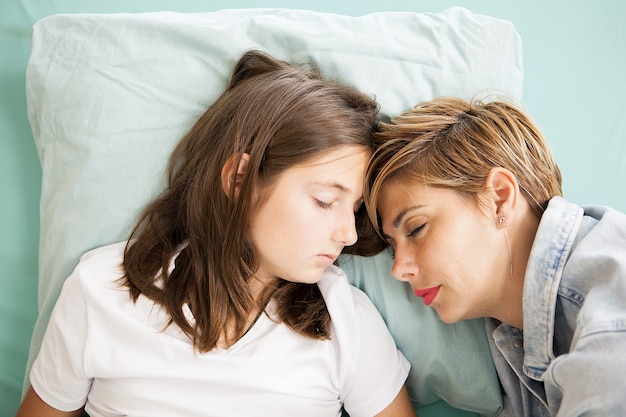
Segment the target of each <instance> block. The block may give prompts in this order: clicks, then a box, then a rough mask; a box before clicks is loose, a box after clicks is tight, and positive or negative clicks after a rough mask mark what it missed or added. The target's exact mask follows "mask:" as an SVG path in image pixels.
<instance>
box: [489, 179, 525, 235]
mask: <svg viewBox="0 0 626 417" xmlns="http://www.w3.org/2000/svg"><path fill="white" fill-rule="evenodd" d="M485 189H486V190H487V194H488V195H489V196H490V201H489V205H490V208H491V210H492V213H493V215H494V217H495V218H496V221H498V222H499V223H498V224H502V221H503V220H500V219H506V220H510V219H511V218H512V217H513V214H514V212H515V208H516V206H517V202H518V199H519V184H518V182H517V178H516V177H515V174H513V173H512V172H511V171H509V170H508V169H506V168H502V167H497V168H492V169H491V171H489V174H488V175H487V179H486V180H485Z"/></svg>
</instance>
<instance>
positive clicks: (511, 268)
mask: <svg viewBox="0 0 626 417" xmlns="http://www.w3.org/2000/svg"><path fill="white" fill-rule="evenodd" d="M504 240H506V246H507V247H508V249H509V265H510V267H509V273H510V274H511V275H513V251H512V250H511V242H510V241H509V233H508V232H507V231H506V229H504Z"/></svg>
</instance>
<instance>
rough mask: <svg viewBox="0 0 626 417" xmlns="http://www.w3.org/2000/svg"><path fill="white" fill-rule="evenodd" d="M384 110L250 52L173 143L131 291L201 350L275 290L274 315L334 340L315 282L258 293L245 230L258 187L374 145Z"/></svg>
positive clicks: (135, 238)
mask: <svg viewBox="0 0 626 417" xmlns="http://www.w3.org/2000/svg"><path fill="white" fill-rule="evenodd" d="M377 115H378V107H377V103H376V102H375V100H373V99H372V98H371V97H368V96H367V95H364V94H363V93H361V92H359V91H358V90H356V89H355V88H353V87H349V86H346V85H343V84H341V83H338V82H334V81H330V80H325V79H324V78H323V77H322V76H321V75H320V72H319V71H318V70H317V69H316V68H315V67H313V66H309V67H305V66H293V65H289V64H287V63H285V62H282V61H279V60H276V59H274V58H273V57H271V56H269V55H267V54H264V53H262V52H259V51H250V52H247V53H245V54H244V55H243V56H242V57H241V58H240V59H239V61H238V62H237V63H236V65H235V68H234V70H233V73H232V75H231V78H230V81H229V83H228V85H227V87H226V90H225V91H224V92H223V94H222V95H221V96H220V97H219V98H218V99H217V100H216V101H215V103H214V104H212V105H211V106H210V107H209V108H208V109H207V110H206V112H205V113H204V114H203V115H202V116H201V117H200V118H199V120H198V121H197V122H196V124H195V125H194V126H193V127H192V128H191V130H190V131H189V132H188V133H187V134H186V135H185V136H184V137H183V138H182V140H181V142H180V143H179V144H178V146H177V147H176V148H175V150H174V152H173V154H172V156H171V159H170V163H169V171H168V173H169V179H168V185H167V187H166V189H165V191H164V192H163V193H162V194H161V195H160V196H159V197H158V198H157V199H156V200H155V201H154V202H152V203H151V204H150V205H149V206H148V207H147V208H146V209H145V211H144V212H143V214H142V215H141V216H140V218H139V220H138V223H137V225H136V226H135V228H134V230H133V231H132V233H131V236H130V239H129V242H128V244H127V247H126V250H125V253H124V260H123V267H124V270H125V276H124V277H123V278H122V281H123V283H124V284H125V285H126V286H127V287H128V288H129V289H130V293H131V297H132V298H133V300H135V301H136V300H137V298H138V297H139V296H140V295H144V296H146V297H148V298H150V299H151V300H153V301H154V302H155V303H157V304H159V305H161V306H162V307H163V308H164V309H165V310H166V311H167V312H168V313H169V314H170V317H171V322H170V323H175V324H176V325H177V326H178V327H180V329H182V331H183V332H185V333H186V334H187V335H188V336H189V337H190V339H191V340H192V341H193V344H194V347H195V348H196V349H197V350H198V351H200V352H207V351H209V350H211V349H213V348H214V347H215V346H216V344H217V342H218V340H219V338H220V335H221V334H222V333H223V332H224V329H225V328H226V327H227V325H230V326H232V325H233V324H234V328H235V335H234V336H235V337H234V338H233V340H237V339H238V338H240V337H241V336H242V335H243V334H244V333H245V331H246V329H247V327H248V316H249V314H250V312H251V311H253V309H254V308H258V307H259V306H261V308H262V307H263V306H264V305H265V303H266V302H267V301H268V299H269V298H270V297H271V298H273V299H274V300H276V306H277V318H278V320H281V321H282V322H284V323H285V324H286V325H287V326H289V327H290V328H292V329H293V330H294V331H296V332H297V333H300V334H303V335H306V336H309V337H313V338H318V339H325V338H328V337H330V326H329V324H330V316H329V314H328V310H327V309H326V305H325V303H324V300H323V298H322V296H321V293H320V292H319V289H318V287H317V285H315V284H313V285H309V284H301V283H293V282H288V281H285V280H278V283H277V284H276V286H275V287H273V288H269V289H268V290H267V291H265V292H264V293H263V296H262V299H260V300H255V299H252V296H251V295H250V292H249V288H248V280H249V279H250V277H251V276H252V274H253V273H254V272H255V271H256V269H257V266H258V259H257V251H256V248H255V244H254V242H253V241H252V239H251V237H250V233H249V229H250V227H249V219H250V215H251V210H253V207H252V193H253V190H254V189H257V190H259V189H267V188H270V187H267V188H266V186H269V185H271V184H272V183H273V182H274V181H275V180H276V179H277V178H278V176H279V175H280V174H281V173H282V172H284V171H285V170H286V169H287V168H289V167H291V166H293V165H295V164H299V163H302V162H304V161H306V160H308V159H310V158H314V157H315V156H318V155H319V154H320V153H322V152H327V151H329V150H330V149H332V148H334V147H337V146H341V145H355V144H356V145H361V146H363V147H366V148H367V149H368V151H371V150H372V148H373V145H372V143H373V131H374V129H375V128H374V126H376V124H377V122H376V120H377ZM242 153H247V154H249V155H250V160H249V162H248V168H247V170H246V173H245V176H244V178H243V180H242V184H241V188H240V190H239V192H238V193H237V194H235V193H234V189H231V190H226V191H225V190H224V189H223V187H222V182H221V170H222V167H223V166H224V164H225V163H226V162H227V161H228V159H229V158H231V157H232V156H233V155H241V154H242ZM174 259H175V261H174V264H173V265H174V266H173V268H172V261H173V260H174ZM185 304H187V305H188V306H189V308H190V309H191V312H192V314H193V317H194V320H193V322H190V321H189V320H188V319H187V317H186V316H185V313H184V308H183V307H184V305H185Z"/></svg>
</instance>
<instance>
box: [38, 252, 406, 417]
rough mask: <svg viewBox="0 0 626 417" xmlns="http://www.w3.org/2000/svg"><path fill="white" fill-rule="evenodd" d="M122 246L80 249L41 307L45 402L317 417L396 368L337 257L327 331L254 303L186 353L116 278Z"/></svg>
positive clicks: (370, 408)
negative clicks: (253, 313) (212, 344)
mask: <svg viewBox="0 0 626 417" xmlns="http://www.w3.org/2000/svg"><path fill="white" fill-rule="evenodd" d="M124 245H125V242H121V243H117V244H114V245H110V246H106V247H102V248H99V249H96V250H93V251H91V252H89V253H87V254H85V255H84V256H83V257H82V258H81V261H80V263H79V265H78V266H77V267H76V269H75V270H74V272H73V273H72V275H71V276H70V277H69V278H68V279H67V280H66V282H65V284H64V286H63V290H62V292H61V295H60V297H59V299H58V301H57V304H56V306H55V308H54V311H53V313H52V315H51V318H50V323H49V325H48V329H47V331H46V335H45V337H44V339H43V344H42V347H41V351H40V353H39V356H38V357H37V359H36V360H35V362H34V364H33V368H32V371H31V383H32V386H33V388H34V390H35V391H36V392H37V394H39V396H40V397H41V398H42V399H43V400H44V401H45V402H46V403H48V404H49V405H51V406H53V407H55V408H57V409H60V410H64V411H69V410H74V409H77V408H80V407H82V406H83V405H85V404H86V405H85V409H86V411H87V413H89V414H90V415H91V417H100V416H122V415H130V416H150V417H158V416H167V417H172V416H185V417H192V416H203V417H207V416H228V417H234V416H242V417H243V416H245V417H250V416H272V417H277V416H288V417H293V416H296V415H306V416H326V417H328V416H339V415H340V414H341V413H340V408H341V404H342V403H344V406H345V408H346V410H347V411H348V412H349V413H350V415H351V416H352V417H359V416H372V415H374V414H376V413H378V412H380V411H382V410H383V409H384V408H385V407H386V406H387V405H388V404H389V403H390V402H391V401H392V400H393V399H394V398H395V396H396V395H397V393H398V392H399V390H400V388H401V387H402V384H403V383H404V381H405V379H406V377H407V375H408V372H409V367H410V365H409V363H408V361H407V360H406V359H405V358H404V356H402V354H401V353H400V352H399V351H398V350H397V349H396V346H395V343H394V341H393V339H392V337H391V335H390V334H389V332H388V330H387V328H386V326H385V323H384V322H383V320H382V318H381V317H380V315H379V313H378V311H377V310H376V309H375V307H374V306H373V304H372V303H371V302H370V300H369V299H368V298H367V296H366V295H365V294H364V293H362V292H361V291H360V290H358V289H356V288H355V287H352V286H350V285H349V284H348V281H347V279H346V277H345V275H344V273H343V271H341V270H340V269H339V268H336V267H329V268H328V269H327V271H326V272H325V273H324V276H323V278H322V280H321V281H320V282H319V284H318V285H319V287H320V290H321V292H322V294H323V296H324V300H325V301H326V305H327V307H328V310H329V312H330V315H331V319H332V329H331V340H327V341H319V340H314V339H311V338H308V337H304V336H301V335H298V334H296V333H295V332H293V331H292V330H290V329H289V328H288V327H287V326H285V325H284V324H282V323H276V322H275V321H273V320H271V319H270V318H269V317H268V316H267V315H265V314H263V315H262V316H261V317H260V318H259V319H258V320H257V322H256V323H255V324H254V325H253V327H252V328H251V329H250V330H249V331H248V332H247V333H246V334H245V335H244V336H243V337H242V338H241V339H240V340H239V341H238V342H237V343H236V344H234V345H233V346H231V347H230V348H228V349H213V350H212V351H210V352H208V353H198V352H196V351H194V349H193V347H192V344H191V341H190V340H189V339H188V338H187V337H186V336H185V335H184V334H183V333H182V332H181V331H180V329H179V328H178V327H177V326H175V325H171V326H169V327H166V324H167V322H168V316H167V314H166V313H165V312H164V311H163V310H162V309H161V308H160V307H158V306H156V305H155V304H154V303H153V302H152V301H150V300H149V299H147V298H146V297H144V296H140V297H139V299H138V300H137V302H136V303H133V302H132V301H131V299H130V296H129V293H128V290H127V289H126V287H123V286H120V285H119V283H118V282H117V280H118V279H119V278H120V277H121V275H122V269H121V267H120V265H121V261H122V254H123V250H124ZM271 307H272V305H271V303H270V306H269V308H268V314H270V315H271V310H272V308H271ZM189 315H190V313H189ZM190 319H192V317H191V315H190Z"/></svg>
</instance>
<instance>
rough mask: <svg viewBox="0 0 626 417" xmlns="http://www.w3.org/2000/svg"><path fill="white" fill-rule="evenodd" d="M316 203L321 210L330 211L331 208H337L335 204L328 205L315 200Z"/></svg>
mask: <svg viewBox="0 0 626 417" xmlns="http://www.w3.org/2000/svg"><path fill="white" fill-rule="evenodd" d="M314 200H315V202H316V203H317V205H318V206H320V207H321V208H323V209H324V210H329V209H331V208H333V207H334V206H335V202H330V203H326V202H324V201H322V200H320V199H317V198H314Z"/></svg>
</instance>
